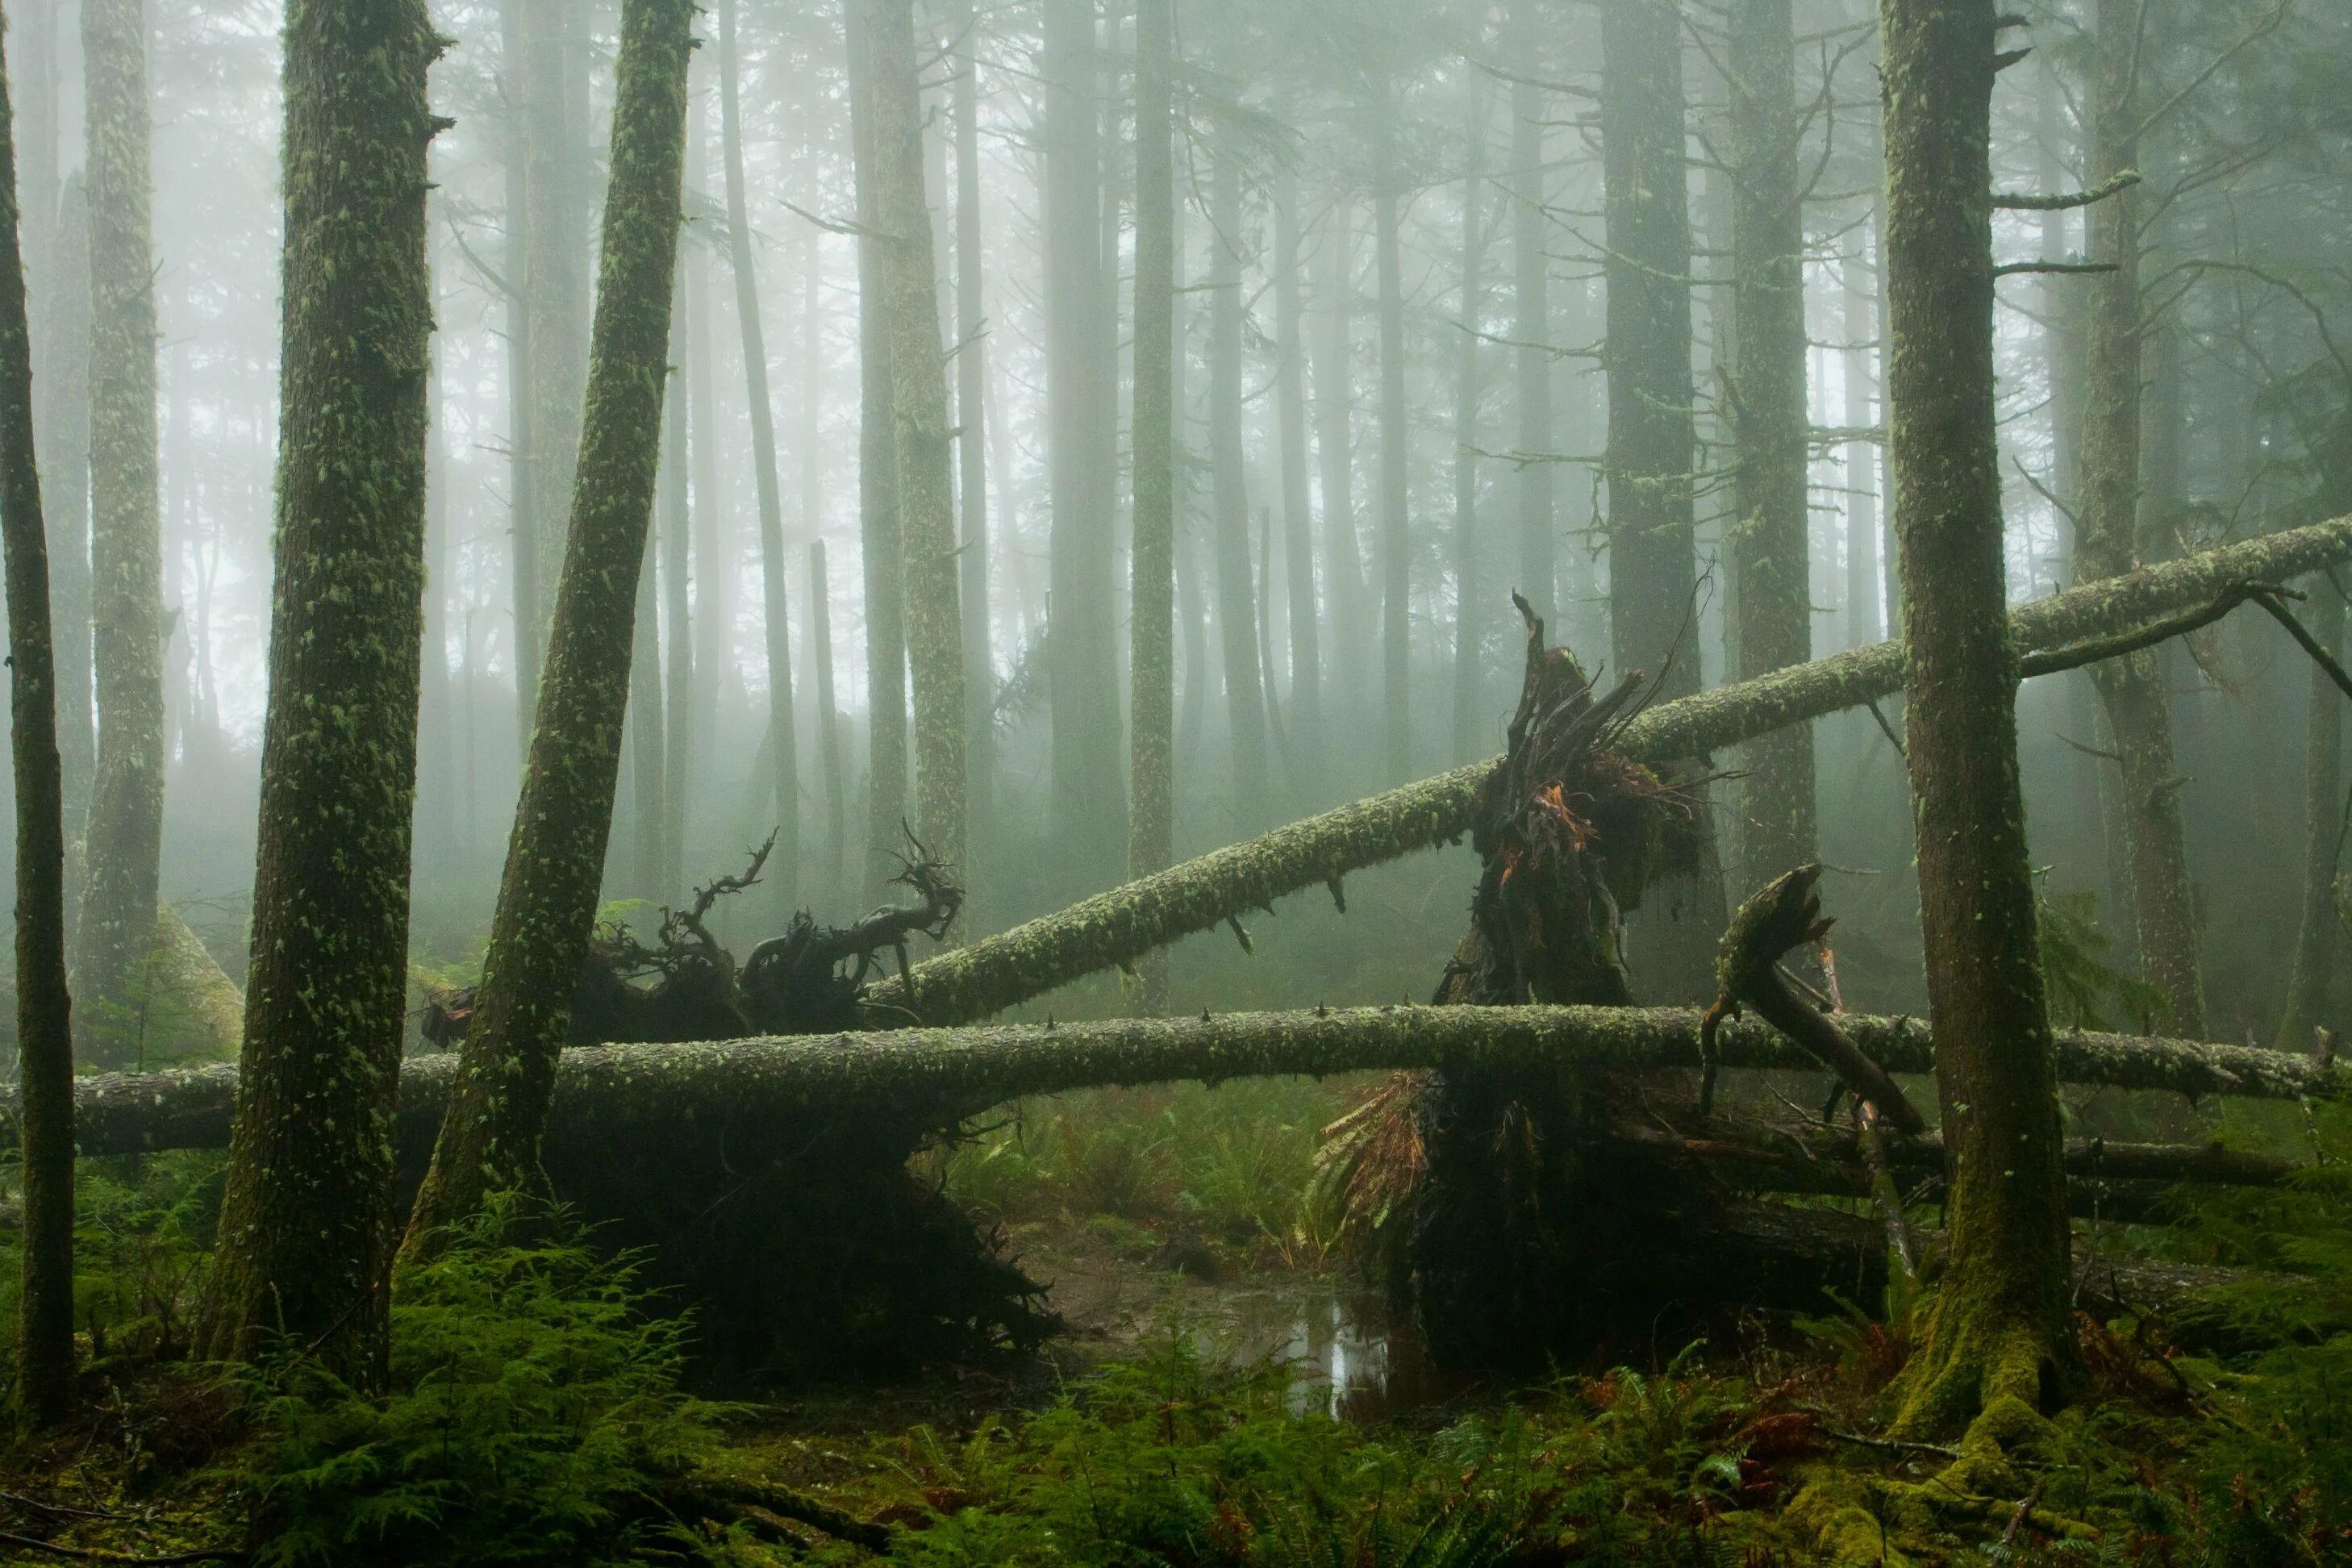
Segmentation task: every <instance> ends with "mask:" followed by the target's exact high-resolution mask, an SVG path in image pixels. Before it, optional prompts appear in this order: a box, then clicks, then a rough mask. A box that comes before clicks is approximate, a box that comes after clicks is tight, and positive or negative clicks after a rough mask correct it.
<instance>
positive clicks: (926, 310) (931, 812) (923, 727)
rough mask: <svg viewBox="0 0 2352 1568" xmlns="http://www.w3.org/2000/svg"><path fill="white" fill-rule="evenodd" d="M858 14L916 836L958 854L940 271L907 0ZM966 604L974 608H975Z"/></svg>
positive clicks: (958, 629) (958, 675)
mask: <svg viewBox="0 0 2352 1568" xmlns="http://www.w3.org/2000/svg"><path fill="white" fill-rule="evenodd" d="M856 3H857V4H860V5H864V6H866V9H867V11H868V12H869V16H868V17H867V21H866V47H868V48H870V49H872V50H873V51H874V58H873V61H872V64H871V65H870V66H869V68H868V80H869V81H870V83H871V84H872V91H873V95H874V98H873V103H874V162H875V174H876V180H875V192H874V219H875V228H876V233H875V235H874V237H873V243H875V244H876V245H877V247H878V248H879V249H880V251H881V279H880V280H881V284H882V309H883V318H884V321H885V323H886V331H887V336H888V340H889V354H890V416H891V441H892V445H893V447H895V448H896V450H897V458H898V518H899V535H898V543H899V551H900V555H901V572H902V575H903V580H904V582H905V584H906V595H907V662H908V672H909V674H910V676H911V677H912V679H913V685H914V699H915V737H914V738H915V834H916V837H918V838H919V839H920V840H921V841H922V844H923V847H924V849H925V850H926V851H927V852H928V853H929V855H930V856H931V857H932V858H935V859H937V860H939V861H940V862H942V863H943V864H946V865H950V866H958V867H961V865H962V863H963V859H964V838H965V829H966V811H965V799H964V732H963V726H964V718H965V714H964V668H963V627H962V622H961V608H960V606H959V605H958V604H957V599H956V595H957V582H956V574H957V566H956V530H955V489H954V481H953V479H952V470H951V465H952V464H953V461H954V455H953V453H952V452H951V451H950V449H949V448H950V442H951V441H952V439H953V437H951V436H950V434H949V430H948V384H947V363H946V360H945V359H944V358H943V357H942V354H941V351H940V307H939V279H938V274H937V271H936V267H937V258H936V252H935V250H934V249H933V238H932V234H931V214H930V208H929V205H928V204H926V202H925V201H924V198H923V115H922V102H921V99H920V96H919V89H918V84H917V80H916V71H917V68H918V61H917V57H916V47H915V16H914V6H913V0H856ZM974 613H975V614H982V613H984V607H982V606H975V607H974Z"/></svg>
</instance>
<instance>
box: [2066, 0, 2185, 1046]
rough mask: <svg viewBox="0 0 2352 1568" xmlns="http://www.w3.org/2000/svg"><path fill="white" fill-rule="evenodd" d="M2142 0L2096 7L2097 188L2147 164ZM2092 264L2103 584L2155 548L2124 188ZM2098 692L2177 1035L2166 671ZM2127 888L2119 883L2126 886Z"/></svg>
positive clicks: (2089, 441) (2142, 673)
mask: <svg viewBox="0 0 2352 1568" xmlns="http://www.w3.org/2000/svg"><path fill="white" fill-rule="evenodd" d="M2142 3H2143V0H2098V3H2097V6H2096V10H2095V15H2094V20H2093V28H2092V31H2093V34H2094V43H2095V49H2096V60H2095V66H2094V69H2093V77H2094V81H2093V111H2092V126H2091V157H2090V166H2089V168H2088V170H2087V171H2086V172H2085V178H2086V181H2087V183H2088V184H2089V185H2090V186H2091V187H2092V188H2093V189H2096V188H2098V187H2099V186H2100V185H2102V184H2105V182H2107V181H2109V180H2111V179H2113V178H2114V177H2115V176H2116V175H2117V174H2122V173H2123V172H2125V171H2126V170H2129V169H2133V168H2136V167H2137V164H2138V161H2139V134H2138V125H2137V119H2138V114H2139V107H2138V104H2137V93H2136V91H2135V90H2134V88H2135V83H2136V81H2137V77H2138V74H2139V71H2140V68H2141V64H2140V56H2141V44H2140V41H2139V40H2140V28H2139V26H2138V25H2137V18H2138V16H2139V12H2140V9H2141V5H2142ZM2089 223H2090V229H2089V234H2090V251H2091V258H2092V259H2093V260H2094V261H2096V262H2100V263H2104V264H2106V265H2109V266H2112V267H2113V268H2115V270H2114V271H2112V272H2109V273H2105V274H2104V275H2101V276H2099V277H2095V278H2091V279H2084V284H2085V286H2086V287H2087V288H2089V289H2090V290H2091V301H2090V310H2089V314H2088V317H2087V319H2086V321H2085V322H2084V405H2083V499H2082V502H2081V504H2080V507H2079V508H2078V512H2079V515H2080V519H2081V538H2080V539H2079V540H2077V542H2076V545H2075V574H2076V576H2077V577H2079V578H2080V579H2081V580H2082V581H2084V582H2086V583H2087V582H2095V581H2096V580H2098V579H2099V578H2102V577H2112V576H2115V575H2116V574H2120V573H2124V572H2128V571H2130V570H2131V569H2132V567H2133V566H2134V565H2135V564H2136V563H2138V562H2139V561H2140V560H2142V559H2143V558H2146V557H2147V556H2149V555H2151V554H2153V553H2156V552H2155V551H2154V550H2153V549H2152V548H2151V547H2152V546H2153V545H2154V544H2155V543H2156V541H2154V540H2153V539H2150V538H2147V537H2144V536H2143V532H2142V530H2141V527H2140V507H2139V484H2140V406H2141V396H2140V392H2141V372H2142V366H2141V357H2142V356H2141V349H2142V346H2143V342H2142V330H2141V321H2140V289H2139V257H2140V233H2139V216H2138V202H2137V192H2135V191H2130V190H2125V191H2118V192H2117V193H2116V194H2115V195H2111V196H2109V197H2107V198H2106V199H2105V201H2102V202H2098V203H2096V204H2095V205H2093V206H2092V207H2091V209H2090V214H2089ZM2091 680H2092V684H2093V685H2094V686H2095V687H2096V688H2097V689H2098V693H2099V700H2100V702H2101V704H2102V706H2103V707H2104V709H2105V713H2106V718H2107V731H2108V736H2109V738H2110V740H2111V741H2112V742H2113V746H2114V750H2115V752H2116V756H2117V757H2118V758H2119V759H2120V761H2119V762H2118V763H2117V768H2116V772H2117V775H2118V784H2117V790H2118V795H2119V796H2120V799H2119V803H2118V804H2119V805H2120V808H2121V817H2122V823H2123V830H2124V831H2123V839H2124V847H2125V849H2126V853H2127V854H2128V855H2129V857H2130V866H2129V875H2128V878H2127V879H2128V880H2129V882H2130V884H2131V895H2132V899H2131V901H2132V910H2133V912H2134V914H2135V915H2136V916H2137V926H2138V934H2139V959H2140V965H2141V968H2142V970H2143V972H2144V973H2145V974H2146V975H2147V980H2148V982H2149V984H2153V985H2154V986H2155V987H2156V988H2157V990H2158V991H2159V992H2160V993H2162V994H2163V996H2164V1000H2165V1006H2166V1010H2167V1011H2168V1014H2169V1015H2170V1018H2171V1023H2172V1026H2173V1027H2174V1028H2175V1029H2177V1030H2178V1031H2179V1033H2181V1034H2183V1035H2188V1036H2191V1037H2198V1036H2202V1035H2203V1034H2204V1032H2205V983H2204V979H2203V975H2202V973H2201V969H2200V963H2199V953H2198V931H2197V909H2196V900H2195V895H2194V893H2193V892H2192V890H2191V889H2190V886H2189V842H2188V827H2187V825H2186V823H2185V822H2184V820H2183V818H2182V815H2181V809H2180V786H2181V784H2183V783H2184V782H2186V781H2184V780H2183V779H2182V778H2181V777H2180V776H2179V770H2178V769H2177V768H2176V767H2175V766H2174V763H2173V756H2172V714H2171V708H2170V704H2169V701H2168V699H2167V698H2166V695H2165V690H2164V675H2163V666H2162V662H2161V660H2160V658H2159V657H2158V653H2157V651H2156V650H2154V649H2148V650H2145V651H2142V652H2140V653H2137V654H2134V655H2133V656H2132V657H2131V658H2123V659H2116V660H2113V661H2111V662H2109V663H2106V664H2103V665H2100V666H2098V667H2097V668H2095V669H2094V670H2093V671H2092V673H2091ZM2118 880H2123V879H2118Z"/></svg>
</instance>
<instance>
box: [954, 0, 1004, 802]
mask: <svg viewBox="0 0 2352 1568" xmlns="http://www.w3.org/2000/svg"><path fill="white" fill-rule="evenodd" d="M955 24H956V27H957V29H958V36H959V37H960V38H961V45H960V47H959V53H960V54H961V59H960V60H959V61H958V62H957V68H956V79H955V182H956V206H955V211H956V220H955V261H956V321H957V331H956V337H957V342H956V350H955V364H956V395H955V410H956V424H957V425H958V426H960V428H959V429H958V431H957V433H956V458H957V465H958V467H957V490H958V495H959V500H961V508H962V519H961V521H962V528H961V537H960V538H959V541H958V548H959V550H960V554H959V556H958V558H957V559H958V563H959V566H960V568H961V593H962V596H963V622H962V625H963V680H964V746H965V752H964V766H965V770H966V773H967V775H968V776H967V778H966V781H965V783H966V788H967V790H968V791H969V793H970V797H971V816H972V822H973V828H974V831H975V832H977V833H979V834H981V835H982V836H985V835H986V834H987V833H988V832H989V830H990V829H989V824H990V822H991V821H992V818H993V816H994V814H995V811H996V701H995V699H996V661H995V658H994V656H993V654H992V651H991V649H990V647H989V626H988V439H987V437H988V420H987V416H986V415H985V413H984V410H985V408H986V406H987V404H988V360H987V353H988V300H987V291H986V279H985V272H986V262H985V259H984V258H983V255H982V249H981V243H980V242H981V229H980V225H981V205H980V44H979V28H978V24H977V19H976V17H975V15H974V12H973V7H972V3H971V0H958V5H957V8H956V16H955Z"/></svg>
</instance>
